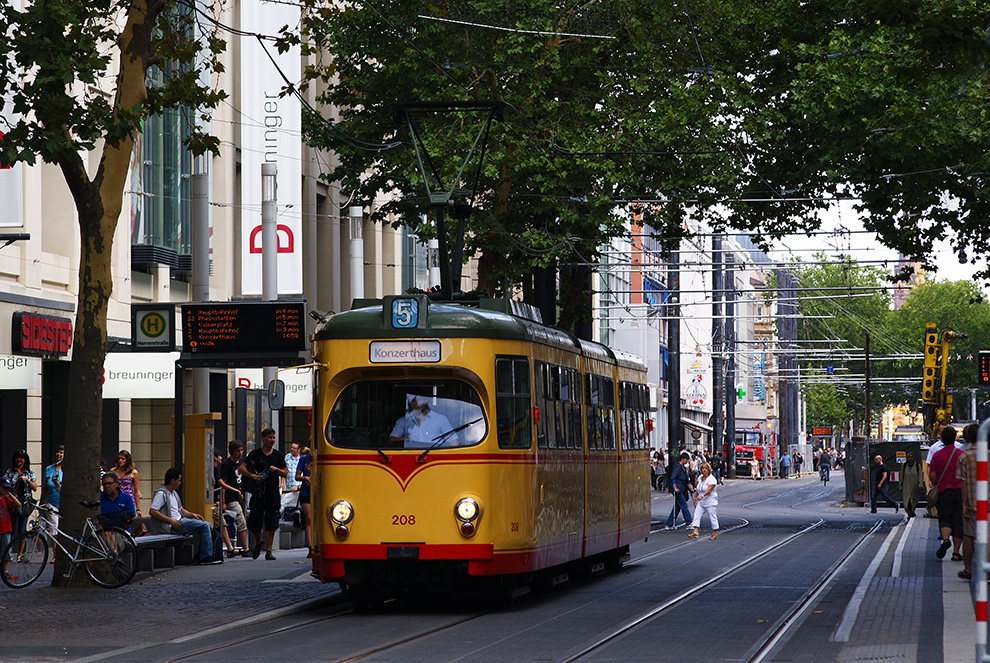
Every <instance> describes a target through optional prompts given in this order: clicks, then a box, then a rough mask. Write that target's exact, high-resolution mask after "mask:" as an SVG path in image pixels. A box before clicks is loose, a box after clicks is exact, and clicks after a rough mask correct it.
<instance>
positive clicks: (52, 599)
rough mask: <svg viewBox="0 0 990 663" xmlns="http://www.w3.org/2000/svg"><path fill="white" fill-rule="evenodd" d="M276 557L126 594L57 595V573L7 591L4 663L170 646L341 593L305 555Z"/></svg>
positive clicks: (191, 571)
mask: <svg viewBox="0 0 990 663" xmlns="http://www.w3.org/2000/svg"><path fill="white" fill-rule="evenodd" d="M276 556H277V558H278V559H276V560H275V561H266V560H265V559H264V557H263V556H262V557H261V558H260V559H258V560H252V559H251V558H249V557H248V558H234V559H229V560H227V561H226V562H224V563H223V564H218V565H215V566H183V567H177V568H175V569H170V570H163V571H158V572H156V573H154V574H147V573H144V574H142V573H139V574H138V575H137V576H135V578H134V580H133V581H132V582H131V584H129V585H125V586H124V587H121V588H120V589H109V590H108V589H103V588H100V587H87V588H73V589H62V588H57V589H56V588H53V587H51V576H52V571H51V569H49V570H48V571H47V572H46V573H45V575H43V576H42V577H41V578H40V579H38V581H37V582H36V583H35V584H33V585H31V586H30V587H26V588H24V589H20V590H12V589H9V588H7V587H5V586H2V585H0V633H3V634H4V635H3V637H2V638H0V660H8V661H9V660H11V658H12V655H14V654H15V652H14V651H13V649H11V648H12V647H17V649H19V650H21V651H22V652H24V649H22V648H24V647H25V646H27V647H35V648H41V649H40V650H39V651H47V652H52V651H53V650H54V649H55V648H63V647H64V648H66V649H67V650H69V651H72V650H76V651H79V648H83V649H84V650H88V651H92V650H93V649H92V648H103V649H105V648H107V647H106V645H107V644H108V643H109V644H110V647H111V648H116V647H124V646H127V645H133V644H136V643H137V642H139V640H136V639H135V638H136V637H137V634H140V638H141V640H140V641H144V642H147V641H149V635H148V634H155V633H160V634H161V636H160V637H159V638H157V639H158V640H160V641H165V640H168V639H171V638H175V637H178V636H180V635H183V634H186V633H194V632H198V631H202V630H206V629H209V628H213V627H217V626H221V625H224V624H229V623H231V622H235V621H238V620H241V619H245V618H248V617H251V616H254V615H257V614H259V613H263V612H267V611H270V610H275V609H278V608H284V607H287V606H293V605H298V604H299V603H302V602H304V601H310V600H314V599H319V598H321V597H329V596H332V595H334V594H336V593H337V592H338V587H337V585H335V584H326V585H324V584H321V583H319V582H317V581H316V580H315V579H313V578H312V577H311V576H310V575H309V570H310V568H311V567H310V560H308V559H306V551H305V550H295V551H287V550H282V551H277V552H276ZM13 633H17V634H19V635H18V636H16V640H17V642H14V638H11V637H10V636H11V634H13ZM154 637H155V636H153V635H152V636H150V638H154ZM5 650H6V653H5Z"/></svg>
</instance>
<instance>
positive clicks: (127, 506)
mask: <svg viewBox="0 0 990 663" xmlns="http://www.w3.org/2000/svg"><path fill="white" fill-rule="evenodd" d="M101 483H102V485H103V492H101V493H100V516H101V518H102V519H104V521H105V522H106V524H107V525H108V526H111V527H119V528H121V529H124V530H127V531H130V527H131V523H132V522H134V517H135V514H136V513H137V511H136V509H135V508H134V499H133V498H132V497H131V496H130V495H128V494H127V493H125V492H124V491H122V490H120V479H119V478H118V476H117V473H116V472H107V473H106V474H104V475H103V479H102V480H101Z"/></svg>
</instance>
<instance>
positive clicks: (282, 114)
mask: <svg viewBox="0 0 990 663" xmlns="http://www.w3.org/2000/svg"><path fill="white" fill-rule="evenodd" d="M298 24H299V6H298V5H294V4H291V3H276V2H242V3H241V28H242V29H243V30H245V31H246V32H248V33H249V34H247V35H245V36H243V37H241V75H240V76H238V79H239V80H240V82H241V292H242V294H245V295H260V294H261V293H262V262H261V164H262V163H266V162H267V163H274V164H276V166H277V167H278V191H277V194H276V198H277V203H278V205H277V210H278V211H277V213H276V222H277V231H276V232H277V236H278V249H277V254H278V292H279V294H290V295H291V294H300V293H302V135H301V131H302V119H301V113H300V102H299V99H298V98H297V97H295V96H287V97H282V96H280V95H281V91H282V88H284V87H285V85H286V80H289V81H291V82H292V83H296V82H298V81H299V79H300V76H301V68H302V64H301V62H302V61H301V59H300V53H299V47H298V46H295V47H293V48H290V49H289V50H287V51H286V52H284V53H279V52H278V50H277V49H276V48H275V46H274V45H273V44H272V43H271V42H270V41H259V40H258V39H257V38H256V37H255V36H254V35H255V33H257V34H265V35H268V34H275V33H276V32H277V31H278V30H279V28H281V27H282V26H283V25H288V26H290V27H293V26H296V25H298ZM273 61H274V62H273Z"/></svg>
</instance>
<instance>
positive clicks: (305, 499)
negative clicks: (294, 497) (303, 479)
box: [299, 495, 310, 504]
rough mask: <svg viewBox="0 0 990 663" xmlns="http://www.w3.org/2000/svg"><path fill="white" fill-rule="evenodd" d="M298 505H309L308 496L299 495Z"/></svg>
mask: <svg viewBox="0 0 990 663" xmlns="http://www.w3.org/2000/svg"><path fill="white" fill-rule="evenodd" d="M299 503H300V504H309V503H310V500H309V495H300V496H299Z"/></svg>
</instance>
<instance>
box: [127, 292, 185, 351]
mask: <svg viewBox="0 0 990 663" xmlns="http://www.w3.org/2000/svg"><path fill="white" fill-rule="evenodd" d="M174 351H175V306H174V305H172V304H131V352H174Z"/></svg>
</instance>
